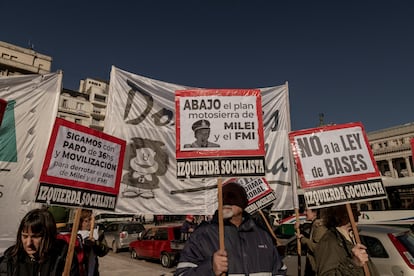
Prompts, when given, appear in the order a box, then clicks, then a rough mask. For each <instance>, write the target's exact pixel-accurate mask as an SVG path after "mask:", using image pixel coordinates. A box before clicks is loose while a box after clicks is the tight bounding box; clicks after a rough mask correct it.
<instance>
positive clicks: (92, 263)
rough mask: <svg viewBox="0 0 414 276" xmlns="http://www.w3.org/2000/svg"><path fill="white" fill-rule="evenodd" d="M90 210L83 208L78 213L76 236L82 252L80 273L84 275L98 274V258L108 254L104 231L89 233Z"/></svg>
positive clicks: (97, 275) (92, 275) (96, 275)
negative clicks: (79, 213)
mask: <svg viewBox="0 0 414 276" xmlns="http://www.w3.org/2000/svg"><path fill="white" fill-rule="evenodd" d="M91 220H92V211H91V210H86V209H83V210H82V212H81V215H80V221H79V231H78V236H79V237H80V243H81V244H82V249H83V253H84V257H83V263H82V266H81V267H82V268H81V269H80V270H81V274H82V275H84V276H99V260H98V257H103V256H105V255H106V254H108V251H109V248H108V246H107V244H106V242H105V238H104V233H101V234H100V235H99V234H98V232H96V231H94V233H93V234H92V235H90V229H91Z"/></svg>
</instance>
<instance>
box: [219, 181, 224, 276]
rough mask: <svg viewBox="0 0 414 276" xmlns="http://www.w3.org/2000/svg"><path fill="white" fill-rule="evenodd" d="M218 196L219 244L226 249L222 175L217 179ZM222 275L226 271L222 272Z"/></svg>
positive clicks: (221, 248) (222, 248)
mask: <svg viewBox="0 0 414 276" xmlns="http://www.w3.org/2000/svg"><path fill="white" fill-rule="evenodd" d="M217 196H218V221H219V245H220V250H225V246H224V220H223V182H222V180H221V177H219V178H218V179H217ZM221 275H222V276H224V275H226V273H222V274H221Z"/></svg>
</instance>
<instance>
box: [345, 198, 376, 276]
mask: <svg viewBox="0 0 414 276" xmlns="http://www.w3.org/2000/svg"><path fill="white" fill-rule="evenodd" d="M346 210H347V211H348V217H349V221H350V222H351V227H352V232H354V237H355V240H356V242H357V243H361V239H360V237H359V233H358V228H357V226H356V223H355V218H354V213H353V212H352V208H351V204H350V203H346ZM364 273H365V276H370V273H369V269H368V265H367V264H364Z"/></svg>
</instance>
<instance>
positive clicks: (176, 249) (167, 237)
mask: <svg viewBox="0 0 414 276" xmlns="http://www.w3.org/2000/svg"><path fill="white" fill-rule="evenodd" d="M180 228H181V224H180V225H162V226H154V227H151V228H148V229H146V230H145V231H144V232H142V233H140V235H139V237H138V240H136V241H133V242H131V243H130V244H129V251H130V252H131V258H133V259H140V258H143V259H154V260H159V261H160V262H161V265H162V266H163V267H167V268H169V267H172V266H174V265H175V264H176V263H177V262H178V258H179V253H180V251H181V249H182V248H183V247H184V243H185V241H182V240H180V235H181V232H180Z"/></svg>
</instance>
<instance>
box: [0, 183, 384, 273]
mask: <svg viewBox="0 0 414 276" xmlns="http://www.w3.org/2000/svg"><path fill="white" fill-rule="evenodd" d="M222 196H223V210H222V216H221V217H222V219H223V224H224V225H223V228H224V229H223V231H224V245H225V246H224V248H222V247H221V244H220V238H219V218H220V216H219V213H218V210H216V212H215V213H214V216H202V215H199V216H195V215H186V216H185V219H184V221H183V223H182V227H181V239H182V240H184V241H185V246H184V249H183V250H182V252H181V254H180V259H179V262H178V265H177V269H176V272H175V275H177V276H184V275H196V274H200V275H210V274H212V275H223V273H225V274H226V275H233V274H234V275H236V274H237V275H250V274H254V273H258V274H263V275H265V274H266V275H286V273H287V268H286V266H285V265H284V264H283V261H282V258H283V256H280V255H279V252H278V248H277V246H278V244H277V241H275V239H274V235H273V236H272V235H270V234H271V231H273V230H272V229H270V230H269V229H266V227H265V224H264V223H263V222H262V221H260V219H258V218H257V217H255V216H251V215H249V214H248V213H247V212H245V211H244V209H245V208H246V207H247V202H248V200H247V195H246V192H245V190H244V188H243V187H241V186H240V185H239V184H237V183H229V184H226V185H224V186H223V195H222ZM351 206H353V205H351ZM352 211H353V213H352V216H353V218H354V220H355V222H358V216H359V212H358V211H357V210H356V208H355V206H353V208H352ZM304 214H305V215H306V220H307V221H308V222H310V223H309V224H310V226H309V227H308V228H304V227H303V224H302V225H301V224H299V223H297V224H295V229H296V236H297V239H298V242H300V243H301V244H302V245H305V246H306V247H307V254H306V265H305V275H308V276H309V275H310V276H312V275H319V276H330V275H361V276H362V275H365V270H366V269H368V270H369V273H370V275H372V276H376V275H379V274H378V270H377V269H376V267H375V265H374V264H373V262H372V261H371V259H370V258H369V256H368V253H367V248H366V247H365V246H364V245H363V244H360V243H358V242H356V240H355V238H354V235H353V233H352V227H351V219H350V218H349V216H348V211H347V208H346V206H345V205H338V206H332V207H327V208H322V209H319V210H317V209H310V208H306V209H305V211H304ZM91 216H92V211H90V210H83V211H82V215H81V217H80V224H79V230H80V231H86V232H88V230H89V229H90V228H91V224H90V222H91ZM166 218H167V219H166ZM179 218H180V217H171V216H154V223H155V224H161V223H164V222H166V221H170V220H171V219H174V220H178V219H179ZM181 218H182V216H181ZM139 219H141V220H142V217H139ZM136 220H137V219H136ZM309 224H308V225H309ZM272 234H273V233H272ZM67 242H68V241H67V240H66V241H65V240H62V239H60V238H59V235H58V231H57V228H56V221H55V220H54V218H53V215H52V214H51V213H50V212H49V211H48V210H47V209H45V208H43V209H34V210H31V211H29V212H28V213H27V214H26V215H25V216H24V218H23V219H22V221H21V223H20V226H19V229H18V231H17V237H16V243H15V245H13V246H11V247H10V248H9V249H7V250H6V251H5V253H4V255H3V256H2V257H0V276H3V275H4V276H9V275H10V276H11V275H13V276H14V275H40V276H42V275H61V274H62V272H63V268H64V264H65V259H66V255H67V251H68V244H67ZM81 247H82V248H84V249H85V250H84V252H83V254H84V256H85V259H84V262H82V261H81V260H79V258H77V257H74V258H73V262H72V266H71V268H70V275H75V276H77V275H80V276H83V275H95V276H97V275H99V266H98V265H99V261H98V257H103V256H105V255H106V254H107V252H108V248H107V246H106V244H105V243H104V239H103V238H102V236H101V235H97V236H95V235H89V232H88V235H86V236H85V237H83V238H82V239H81ZM75 254H76V251H75ZM240 264H244V265H240Z"/></svg>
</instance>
